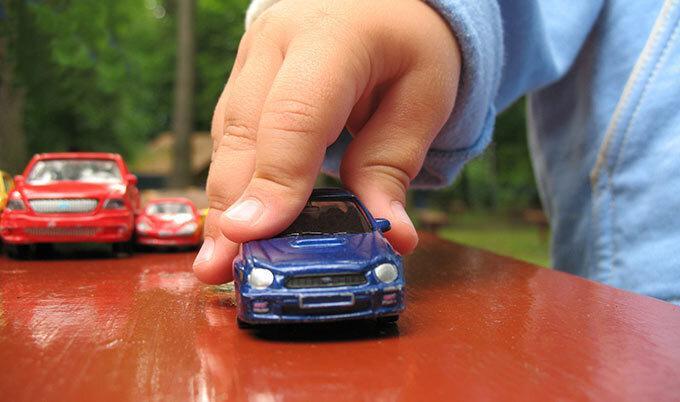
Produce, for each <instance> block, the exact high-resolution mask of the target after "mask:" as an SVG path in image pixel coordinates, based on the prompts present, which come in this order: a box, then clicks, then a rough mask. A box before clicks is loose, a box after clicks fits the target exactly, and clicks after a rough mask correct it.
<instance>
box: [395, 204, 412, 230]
mask: <svg viewBox="0 0 680 402" xmlns="http://www.w3.org/2000/svg"><path fill="white" fill-rule="evenodd" d="M390 206H391V207H392V213H393V214H394V216H395V217H396V218H397V219H399V220H400V221H402V222H404V223H406V224H409V225H411V226H413V222H411V218H409V216H408V214H407V213H406V209H404V204H402V203H401V202H399V201H392V203H391V204H390Z"/></svg>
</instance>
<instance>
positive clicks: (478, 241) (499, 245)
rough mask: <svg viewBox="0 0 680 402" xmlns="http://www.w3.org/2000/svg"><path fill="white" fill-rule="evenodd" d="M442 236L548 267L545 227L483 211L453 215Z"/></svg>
mask: <svg viewBox="0 0 680 402" xmlns="http://www.w3.org/2000/svg"><path fill="white" fill-rule="evenodd" d="M438 234H439V235H440V236H442V237H443V238H445V239H448V240H452V241H456V242H459V243H462V244H466V245H468V246H473V247H479V248H482V249H485V250H489V251H492V252H495V253H498V254H502V255H507V256H511V257H514V258H517V259H520V260H524V261H528V262H531V263H533V264H537V265H541V266H544V267H549V266H550V253H549V245H548V236H549V233H548V229H547V228H539V227H536V226H532V225H529V224H526V223H522V222H519V221H517V220H513V219H510V218H508V217H507V216H504V215H502V214H493V213H486V212H477V213H470V212H468V213H465V214H462V215H460V214H459V215H454V216H453V217H452V224H451V225H450V226H448V227H446V228H444V229H442V230H440V231H439V233H438Z"/></svg>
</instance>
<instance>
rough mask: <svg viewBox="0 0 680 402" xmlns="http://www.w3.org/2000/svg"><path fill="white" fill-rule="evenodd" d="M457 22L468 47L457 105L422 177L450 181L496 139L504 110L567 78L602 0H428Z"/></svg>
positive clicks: (419, 181)
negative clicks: (496, 124) (498, 117)
mask: <svg viewBox="0 0 680 402" xmlns="http://www.w3.org/2000/svg"><path fill="white" fill-rule="evenodd" d="M428 3H429V4H430V5H432V6H433V7H434V8H436V9H437V10H438V11H439V13H440V14H441V15H442V16H443V17H444V18H446V20H447V21H448V22H449V24H450V26H451V29H452V31H453V32H454V34H455V35H456V39H457V40H458V42H459V46H460V49H461V53H462V59H463V66H462V75H461V82H460V85H459V88H458V97H457V101H456V106H455V107H454V110H453V113H452V114H451V117H450V118H449V120H448V122H447V123H446V125H445V126H444V128H443V129H442V131H441V133H440V134H439V135H438V136H437V138H436V139H435V141H434V143H433V144H432V146H431V148H430V150H429V152H428V157H427V159H426V161H425V165H424V166H423V169H422V170H421V172H420V174H419V176H418V177H417V178H416V181H415V183H414V184H415V185H417V186H421V187H423V186H424V187H436V186H441V185H446V184H449V183H450V182H451V181H453V179H454V178H455V176H456V175H457V173H458V172H459V171H460V169H461V168H462V167H463V165H464V164H465V162H467V161H469V160H470V159H472V158H473V157H475V156H477V155H478V154H480V153H481V152H482V151H483V150H484V148H485V147H486V145H487V144H488V143H489V142H490V140H491V134H492V131H493V124H494V120H495V116H496V113H497V111H499V110H502V109H504V108H505V107H507V106H508V105H509V104H510V103H512V102H513V101H515V100H516V99H517V98H519V97H521V96H522V95H524V94H526V93H528V92H531V91H533V90H536V89H539V88H542V87H544V86H546V85H548V84H550V83H552V82H555V81H557V80H558V79H559V78H561V77H562V76H563V75H564V74H565V73H566V72H567V71H568V70H569V68H570V67H571V65H572V64H573V62H574V60H575V58H576V56H577V54H578V52H579V50H580V48H581V46H582V45H583V43H584V42H585V40H586V37H587V36H588V34H589V32H590V30H591V29H592V27H593V25H594V23H595V20H596V18H597V16H598V15H599V13H600V10H601V8H602V4H603V1H602V0H576V1H571V2H564V1H561V0H521V1H513V0H500V1H496V0H480V1H475V2H471V1H466V0H428Z"/></svg>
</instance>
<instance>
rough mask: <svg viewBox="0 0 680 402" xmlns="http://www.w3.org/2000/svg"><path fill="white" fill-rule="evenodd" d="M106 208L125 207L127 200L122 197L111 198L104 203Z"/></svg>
mask: <svg viewBox="0 0 680 402" xmlns="http://www.w3.org/2000/svg"><path fill="white" fill-rule="evenodd" d="M104 209H125V200H124V199H122V198H109V199H108V200H106V202H105V203H104Z"/></svg>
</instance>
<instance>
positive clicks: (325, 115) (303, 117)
mask: <svg viewBox="0 0 680 402" xmlns="http://www.w3.org/2000/svg"><path fill="white" fill-rule="evenodd" d="M317 42H318V41H316V40H311V41H307V42H301V43H295V42H293V43H291V45H290V47H289V49H288V52H287V55H286V58H285V60H284V62H283V65H282V66H281V69H280V70H279V72H278V74H277V76H276V79H275V80H274V83H273V84H272V87H271V91H270V93H269V95H268V97H267V100H266V102H265V104H264V106H263V108H262V114H261V118H260V121H259V126H258V133H257V145H256V157H255V170H254V172H253V176H252V179H251V180H250V182H249V184H248V186H247V187H246V189H245V190H244V192H243V194H242V195H241V197H240V198H239V200H238V202H236V203H235V204H234V205H233V206H232V207H231V208H229V209H228V210H227V211H226V212H225V213H224V214H223V215H222V221H221V228H222V231H223V233H224V234H225V235H226V236H227V237H228V238H229V239H230V240H232V241H235V242H245V241H248V240H252V239H257V238H264V237H270V236H273V235H275V234H277V233H279V232H281V231H282V230H284V229H285V228H286V227H287V226H288V225H290V224H291V223H292V222H293V220H294V219H295V218H296V217H297V215H298V214H299V213H300V211H301V210H302V208H303V207H304V205H305V202H306V201H307V199H308V197H309V195H310V193H311V191H312V188H313V186H314V181H315V180H316V177H317V175H318V172H319V171H320V167H321V163H322V161H323V157H324V154H325V150H326V147H327V146H328V145H329V144H331V143H332V142H333V141H335V139H336V138H337V137H338V135H339V134H340V132H341V130H342V128H343V126H344V124H345V122H346V121H347V116H348V115H349V113H350V111H351V109H352V106H353V104H354V102H355V100H356V98H357V81H356V80H357V79H360V77H361V76H362V74H361V73H359V74H356V70H353V68H355V66H353V65H352V62H351V61H349V60H348V58H347V57H346V56H345V57H343V56H341V55H344V54H345V52H340V51H335V49H332V48H317V47H314V46H316V43H317ZM309 43H312V44H313V45H312V46H311V47H310V46H308V44H309Z"/></svg>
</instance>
